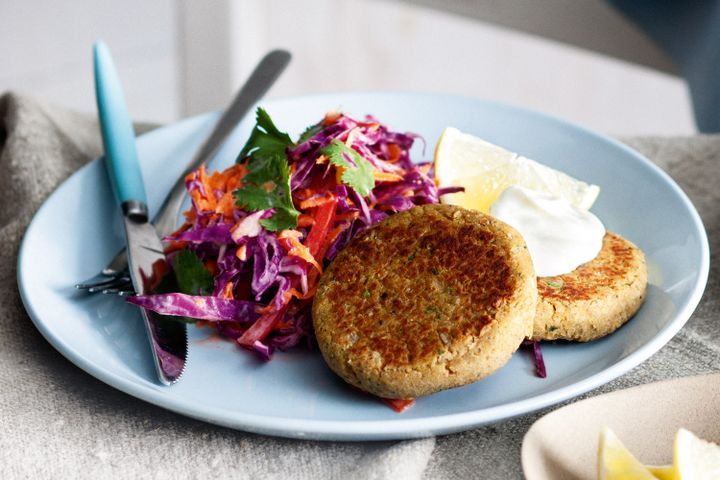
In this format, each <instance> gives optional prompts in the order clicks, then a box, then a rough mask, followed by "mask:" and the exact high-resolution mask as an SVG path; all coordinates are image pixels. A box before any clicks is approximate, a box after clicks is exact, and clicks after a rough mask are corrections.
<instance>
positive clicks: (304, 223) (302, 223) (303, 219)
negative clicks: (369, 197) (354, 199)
mask: <svg viewBox="0 0 720 480" xmlns="http://www.w3.org/2000/svg"><path fill="white" fill-rule="evenodd" d="M353 213H355V212H353ZM314 223H315V219H314V218H313V217H311V216H310V215H308V214H307V213H301V214H300V216H299V217H298V227H311V226H312V225H313V224H314Z"/></svg>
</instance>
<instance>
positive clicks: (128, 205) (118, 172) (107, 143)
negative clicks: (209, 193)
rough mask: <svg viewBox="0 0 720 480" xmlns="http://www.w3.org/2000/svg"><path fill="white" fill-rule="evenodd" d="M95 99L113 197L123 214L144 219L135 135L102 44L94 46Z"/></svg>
mask: <svg viewBox="0 0 720 480" xmlns="http://www.w3.org/2000/svg"><path fill="white" fill-rule="evenodd" d="M93 61H94V67H95V96H96V99H97V108H98V115H99V118H100V131H101V133H102V139H103V145H104V147H105V167H106V168H107V171H108V174H109V175H110V183H111V184H112V189H113V194H114V195H115V199H116V200H117V202H118V204H119V205H120V206H122V209H123V214H125V215H131V216H135V217H137V218H138V219H141V218H142V217H143V216H144V217H145V219H146V218H147V206H146V204H147V199H146V196H145V186H144V184H143V179H142V174H141V172H140V163H139V162H138V155H137V148H136V147H135V132H134V131H133V127H132V122H131V121H130V116H129V115H128V111H127V106H126V104H125V96H124V95H123V91H122V85H121V84H120V78H119V77H118V74H117V71H116V70H115V64H114V63H113V60H112V56H111V55H110V49H109V48H108V47H107V45H105V43H104V42H102V41H97V42H96V43H95V45H94V47H93Z"/></svg>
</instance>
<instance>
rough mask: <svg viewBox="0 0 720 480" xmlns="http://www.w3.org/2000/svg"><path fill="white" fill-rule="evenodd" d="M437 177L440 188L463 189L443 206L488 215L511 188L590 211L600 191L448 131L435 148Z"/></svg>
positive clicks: (449, 129)
mask: <svg viewBox="0 0 720 480" xmlns="http://www.w3.org/2000/svg"><path fill="white" fill-rule="evenodd" d="M435 177H436V178H437V180H438V182H439V185H440V187H453V186H461V187H465V191H464V192H459V193H452V194H449V195H445V196H444V197H443V202H444V203H449V204H451V205H459V206H461V207H465V208H470V209H474V210H480V211H482V212H485V213H487V212H488V211H489V210H490V206H491V205H492V204H493V202H495V200H497V198H498V197H499V196H500V194H501V193H502V192H503V191H504V190H505V189H506V188H507V187H509V186H511V185H519V186H521V187H526V188H530V189H533V190H539V191H541V192H546V193H552V194H554V195H557V196H560V197H562V198H564V199H565V200H567V201H568V202H570V203H571V204H572V205H574V206H576V207H578V208H582V209H585V210H588V209H589V208H590V207H591V206H592V204H593V203H594V202H595V199H596V198H597V196H598V194H599V193H600V188H599V187H598V186H597V185H589V184H587V183H585V182H582V181H580V180H576V179H574V178H572V177H571V176H569V175H566V174H565V173H563V172H560V171H558V170H554V169H552V168H550V167H547V166H545V165H542V164H540V163H538V162H536V161H534V160H530V159H529V158H525V157H522V156H519V155H518V154H516V153H513V152H510V151H508V150H505V149H504V148H502V147H499V146H497V145H493V144H492V143H489V142H486V141H485V140H482V139H480V138H477V137H475V136H473V135H469V134H467V133H463V132H461V131H460V130H458V129H456V128H452V127H448V128H446V129H445V131H444V132H443V133H442V135H441V136H440V140H438V143H437V147H436V148H435Z"/></svg>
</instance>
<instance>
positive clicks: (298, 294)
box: [283, 285, 317, 303]
mask: <svg viewBox="0 0 720 480" xmlns="http://www.w3.org/2000/svg"><path fill="white" fill-rule="evenodd" d="M316 290H317V285H313V287H312V288H308V291H307V293H304V294H303V293H301V292H299V291H298V290H297V289H295V288H290V289H289V290H288V291H287V292H285V293H284V294H283V303H289V302H290V299H291V298H292V297H295V298H297V299H299V300H307V299H309V298H312V297H313V296H314V295H315V291H316Z"/></svg>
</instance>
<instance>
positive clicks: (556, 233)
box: [490, 186, 605, 277]
mask: <svg viewBox="0 0 720 480" xmlns="http://www.w3.org/2000/svg"><path fill="white" fill-rule="evenodd" d="M490 214H491V215H493V216H495V217H497V218H499V219H500V220H502V221H503V222H505V223H507V224H509V225H510V226H512V227H513V228H515V229H516V230H517V231H518V232H520V234H521V235H522V236H523V238H524V239H525V243H527V246H528V250H529V251H530V257H531V258H532V261H533V264H534V265H535V275H537V276H538V277H552V276H555V275H562V274H564V273H568V272H571V271H573V270H575V269H576V268H577V267H578V266H580V265H582V264H583V263H586V262H589V261H590V260H592V259H593V258H595V257H596V256H597V254H598V253H599V252H600V249H601V248H602V240H603V237H604V236H605V227H604V226H603V224H602V222H601V221H600V219H598V218H597V217H596V216H595V215H593V214H592V213H590V212H589V211H587V210H582V209H580V208H577V207H574V206H573V205H571V204H570V203H569V202H568V201H567V200H565V199H563V198H561V197H558V196H556V195H552V194H549V193H544V192H538V191H536V190H530V189H528V188H524V187H519V186H512V187H508V188H507V189H506V190H505V191H504V192H503V193H502V194H501V195H500V197H498V199H497V200H496V201H495V203H493V205H492V207H490Z"/></svg>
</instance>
